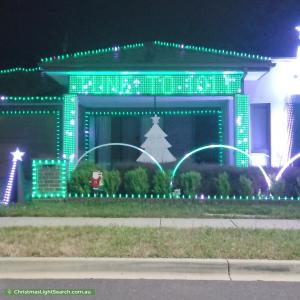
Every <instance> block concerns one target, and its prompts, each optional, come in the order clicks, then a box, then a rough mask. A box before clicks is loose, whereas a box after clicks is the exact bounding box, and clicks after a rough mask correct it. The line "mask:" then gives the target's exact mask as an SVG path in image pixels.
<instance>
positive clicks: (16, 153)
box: [1, 148, 25, 206]
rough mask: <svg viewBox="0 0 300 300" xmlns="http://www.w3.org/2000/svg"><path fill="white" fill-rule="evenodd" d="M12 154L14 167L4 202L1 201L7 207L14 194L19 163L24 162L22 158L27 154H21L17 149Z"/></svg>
mask: <svg viewBox="0 0 300 300" xmlns="http://www.w3.org/2000/svg"><path fill="white" fill-rule="evenodd" d="M10 154H11V155H12V156H13V160H12V167H11V171H10V174H9V178H8V182H7V186H6V190H5V193H4V197H3V200H2V201H1V204H2V205H5V206H7V205H9V202H10V198H11V192H12V188H13V183H14V178H15V174H16V168H17V162H18V161H22V157H23V155H24V154H25V152H21V151H20V150H19V148H17V149H16V151H14V152H10Z"/></svg>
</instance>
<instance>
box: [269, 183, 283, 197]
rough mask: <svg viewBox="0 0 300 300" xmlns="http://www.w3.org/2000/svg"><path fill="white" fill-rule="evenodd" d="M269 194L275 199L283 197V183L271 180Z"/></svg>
mask: <svg viewBox="0 0 300 300" xmlns="http://www.w3.org/2000/svg"><path fill="white" fill-rule="evenodd" d="M270 193H271V194H272V195H273V196H275V197H277V196H284V195H285V182H284V181H283V180H279V181H276V180H273V181H272V186H271V189H270Z"/></svg>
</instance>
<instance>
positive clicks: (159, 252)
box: [0, 226, 300, 260]
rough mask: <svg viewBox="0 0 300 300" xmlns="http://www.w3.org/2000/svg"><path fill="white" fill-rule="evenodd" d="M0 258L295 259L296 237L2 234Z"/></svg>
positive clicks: (254, 233)
mask: <svg viewBox="0 0 300 300" xmlns="http://www.w3.org/2000/svg"><path fill="white" fill-rule="evenodd" d="M0 256H2V257H3V256H13V257H17V256H19V257H29V256H39V257H60V256H68V257H71V256H72V257H74V256H77V257H174V258H240V259H295V260H297V259H299V258H300V231H296V230H287V231H285V230H247V229H211V228H202V229H168V228H127V227H87V226H86V227H78V228H77V227H76V228H74V227H52V228H50V227H23V228H20V227H9V228H1V229H0Z"/></svg>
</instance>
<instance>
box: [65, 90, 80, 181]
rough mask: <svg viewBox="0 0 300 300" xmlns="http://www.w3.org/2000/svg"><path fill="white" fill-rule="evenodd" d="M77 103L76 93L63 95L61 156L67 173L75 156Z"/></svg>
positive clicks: (72, 167)
mask: <svg viewBox="0 0 300 300" xmlns="http://www.w3.org/2000/svg"><path fill="white" fill-rule="evenodd" d="M77 122H78V103H77V97H76V95H65V96H64V126H63V128H64V129H63V130H64V132H63V136H64V138H63V158H64V159H67V160H68V162H69V164H68V172H69V175H70V174H71V172H72V171H73V169H74V166H75V160H76V157H77V126H78V124H77Z"/></svg>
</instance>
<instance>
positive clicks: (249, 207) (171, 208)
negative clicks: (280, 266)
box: [0, 199, 300, 219]
mask: <svg viewBox="0 0 300 300" xmlns="http://www.w3.org/2000/svg"><path fill="white" fill-rule="evenodd" d="M0 216H2V217H5V216H12V217H18V216H29V217H117V218H118V217H120V218H121V217H124V218H126V217H145V218H210V217H211V218H216V217H217V218H218V217H219V218H245V217H250V218H253V217H255V218H277V219H299V218H300V201H299V202H298V201H295V202H293V203H291V202H288V203H285V202H284V201H281V202H278V201H273V202H272V201H270V202H268V203H265V202H260V203H258V202H252V201H251V200H249V201H239V200H235V201H227V202H226V201H223V202H218V201H211V202H206V203H199V202H192V201H190V200H186V201H182V200H178V199H176V200H153V199H152V200H139V201H138V200H136V201H135V200H132V199H126V200H121V199H119V200H118V199H114V200H107V199H102V200H91V199H90V200H80V199H77V200H74V201H71V200H68V201H66V202H64V201H53V200H48V201H38V200H36V201H33V202H28V203H23V204H21V203H20V204H16V205H11V206H10V207H9V208H6V207H0Z"/></svg>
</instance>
